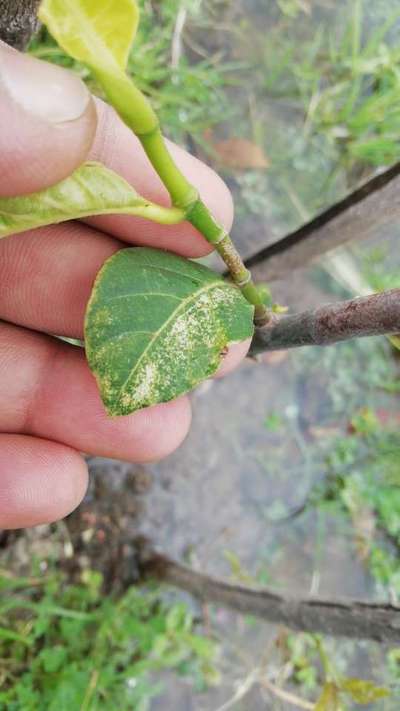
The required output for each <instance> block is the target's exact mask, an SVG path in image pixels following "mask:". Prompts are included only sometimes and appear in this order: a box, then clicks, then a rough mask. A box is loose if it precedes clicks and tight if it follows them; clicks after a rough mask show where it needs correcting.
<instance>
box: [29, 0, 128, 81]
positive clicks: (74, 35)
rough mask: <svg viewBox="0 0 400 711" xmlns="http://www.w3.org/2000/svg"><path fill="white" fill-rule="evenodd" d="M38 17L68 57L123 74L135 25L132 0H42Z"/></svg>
mask: <svg viewBox="0 0 400 711" xmlns="http://www.w3.org/2000/svg"><path fill="white" fill-rule="evenodd" d="M39 17H40V19H41V20H42V22H43V23H44V24H45V25H47V27H48V29H49V30H50V32H51V34H52V35H53V37H55V39H56V40H57V42H58V43H59V45H60V46H61V47H63V48H64V49H65V50H66V51H67V52H68V53H69V54H70V55H71V57H74V58H75V59H77V60H79V61H80V62H84V63H85V64H88V65H89V66H91V67H92V68H94V69H96V68H98V67H103V68H104V69H107V70H108V71H110V72H111V73H112V68H113V65H117V66H118V68H119V69H121V70H122V71H125V68H126V64H127V61H128V54H129V50H130V48H131V45H132V42H133V40H134V38H135V35H136V30H137V26H138V22H139V10H138V6H137V2H136V0H68V2H66V1H65V0H43V2H42V3H41V5H40V9H39Z"/></svg>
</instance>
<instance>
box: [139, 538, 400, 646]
mask: <svg viewBox="0 0 400 711" xmlns="http://www.w3.org/2000/svg"><path fill="white" fill-rule="evenodd" d="M143 569H144V573H145V575H147V577H156V578H158V579H159V580H162V581H165V582H168V583H170V584H171V585H174V586H176V587H178V588H180V589H182V590H186V591H187V592H189V593H191V594H192V595H193V596H194V597H196V598H198V599H200V600H202V601H205V602H215V603H219V604H221V605H224V606H226V607H230V608H232V609H234V610H237V611H238V612H241V613H244V614H248V615H254V616H255V617H259V618H261V619H264V620H267V621H268V622H273V623H277V624H283V625H285V626H287V627H289V628H290V629H293V630H301V631H309V632H321V633H323V634H329V635H333V636H338V637H342V636H343V637H350V638H353V639H373V640H376V641H378V642H385V643H395V644H398V643H399V642H400V608H398V607H394V606H393V605H390V604H384V603H383V604H379V603H369V602H364V601H362V600H352V599H340V598H339V599H334V600H329V599H323V598H311V597H310V598H307V597H305V598H294V597H291V596H289V595H287V596H285V595H280V594H278V593H277V592H275V591H274V590H269V589H268V588H252V587H248V586H243V585H232V584H230V583H227V582H225V581H224V580H219V579H218V578H214V577H211V576H208V575H204V574H203V573H198V572H196V571H194V570H191V569H190V568H187V567H186V566H184V565H180V564H179V563H176V562H174V561H172V560H169V559H167V558H165V557H164V556H162V555H159V554H156V553H153V552H149V553H148V554H147V560H145V561H144V568H143Z"/></svg>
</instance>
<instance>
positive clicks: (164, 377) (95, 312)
mask: <svg viewBox="0 0 400 711" xmlns="http://www.w3.org/2000/svg"><path fill="white" fill-rule="evenodd" d="M252 333H253V307H252V306H251V305H250V304H249V303H248V302H247V301H245V299H244V298H243V296H242V295H241V293H240V291H239V290H238V289H237V288H236V287H235V286H233V285H232V284H230V283H229V282H226V281H224V280H223V279H222V277H221V276H220V275H219V274H216V273H214V272H212V271H211V270H210V269H207V268H206V267H204V266H201V265H199V264H195V263H194V262H191V261H189V260H187V259H183V258H182V257H178V256H176V255H173V254H169V253H168V252H162V251H160V250H155V249H147V248H133V249H124V250H121V251H119V252H117V253H116V254H115V255H114V256H112V257H111V258H110V259H109V260H108V261H107V262H106V263H105V264H104V266H103V268H102V269H101V271H100V273H99V274H98V276H97V279H96V282H95V285H94V289H93V292H92V296H91V298H90V301H89V304H88V309H87V312H86V323H85V344H86V355H87V358H88V362H89V365H90V368H91V369H92V371H93V373H94V375H95V376H96V379H97V382H98V385H99V388H100V392H101V396H102V398H103V402H104V405H105V407H106V409H107V412H108V413H109V414H110V415H127V414H129V413H131V412H134V411H135V410H139V409H140V408H142V407H147V406H149V405H154V404H156V403H160V402H167V401H169V400H172V399H173V398H176V397H177V396H178V395H181V394H182V393H185V392H187V391H188V390H191V389H192V388H193V387H194V386H196V385H197V384H198V383H200V382H201V381H202V380H204V379H205V378H209V377H210V376H212V375H213V374H214V373H215V372H216V370H217V369H218V367H219V365H220V363H221V353H222V351H223V349H224V348H225V347H226V346H227V345H228V344H230V343H233V342H235V341H241V340H244V339H246V338H249V337H250V336H251V335H252Z"/></svg>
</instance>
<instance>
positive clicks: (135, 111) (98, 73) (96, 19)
mask: <svg viewBox="0 0 400 711" xmlns="http://www.w3.org/2000/svg"><path fill="white" fill-rule="evenodd" d="M39 17H40V19H41V20H42V22H43V23H44V24H45V25H46V26H47V28H48V29H49V31H50V32H51V34H52V35H53V36H54V37H55V39H56V40H57V42H58V43H59V45H60V46H61V47H62V48H63V49H64V50H65V51H66V52H68V54H70V55H71V57H74V59H77V60H79V61H80V62H84V63H85V64H87V65H88V66H89V67H90V69H91V70H92V72H93V74H94V75H95V77H96V79H97V81H98V82H99V84H100V85H101V87H102V89H103V91H104V93H105V95H106V97H107V99H108V101H109V102H110V103H111V104H112V106H114V108H115V109H116V110H117V112H118V113H119V115H120V116H121V117H122V119H123V120H124V121H125V123H126V124H127V125H128V126H129V127H130V128H131V129H132V131H134V133H136V134H144V133H150V132H151V131H153V130H155V129H156V128H157V126H158V120H157V117H156V115H155V113H154V111H153V109H152V107H151V106H150V104H149V102H148V101H147V99H146V98H145V97H144V96H143V94H142V93H141V92H140V91H139V90H138V89H137V88H136V87H135V85H134V83H133V82H132V80H131V79H130V78H129V77H128V76H127V74H126V72H125V69H126V64H127V60H128V55H129V50H130V47H131V44H132V42H133V39H134V36H135V34H136V29H137V25H138V20H139V10H138V6H137V3H136V0H68V2H66V1H65V0H42V4H41V6H40V10H39Z"/></svg>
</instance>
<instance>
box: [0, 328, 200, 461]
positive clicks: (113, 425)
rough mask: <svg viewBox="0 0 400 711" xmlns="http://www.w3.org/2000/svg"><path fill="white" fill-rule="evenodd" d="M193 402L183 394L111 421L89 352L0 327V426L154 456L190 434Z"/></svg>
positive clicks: (109, 452) (141, 457)
mask: <svg viewBox="0 0 400 711" xmlns="http://www.w3.org/2000/svg"><path fill="white" fill-rule="evenodd" d="M190 419H191V411H190V404H189V401H188V399H187V398H185V397H182V398H178V399H177V400H174V401H172V402H170V403H167V404H163V405H156V406H154V407H151V408H147V409H145V410H141V411H139V412H136V413H134V414H133V415H129V416H127V417H116V418H110V417H108V416H107V415H106V412H105V410H104V407H103V405H102V403H101V401H100V397H99V394H98V390H97V385H96V383H95V380H94V378H93V376H92V375H91V373H90V371H89V369H88V366H87V363H86V360H85V356H84V353H83V351H82V349H80V348H74V347H73V346H68V345H66V344H64V343H62V342H60V341H57V340H55V339H51V338H48V337H46V336H41V335H39V334H36V333H32V332H30V331H26V330H25V329H20V328H18V327H16V326H11V325H9V324H2V325H1V326H0V430H2V431H5V432H17V433H25V434H29V435H35V436H37V437H42V438H46V439H50V440H54V441H57V442H61V443H63V444H66V445H69V446H70V447H73V448H74V449H77V450H79V451H83V452H88V453H91V454H97V455H100V456H106V457H116V458H118V459H126V460H129V461H136V462H145V461H154V460H158V459H161V458H162V457H165V456H166V455H167V454H170V452H172V451H173V450H174V449H176V447H178V446H179V444H181V442H182V441H183V439H184V438H185V436H186V434H187V432H188V429H189V426H190Z"/></svg>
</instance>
